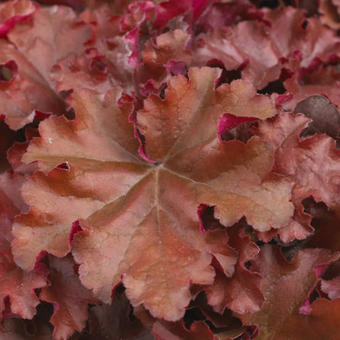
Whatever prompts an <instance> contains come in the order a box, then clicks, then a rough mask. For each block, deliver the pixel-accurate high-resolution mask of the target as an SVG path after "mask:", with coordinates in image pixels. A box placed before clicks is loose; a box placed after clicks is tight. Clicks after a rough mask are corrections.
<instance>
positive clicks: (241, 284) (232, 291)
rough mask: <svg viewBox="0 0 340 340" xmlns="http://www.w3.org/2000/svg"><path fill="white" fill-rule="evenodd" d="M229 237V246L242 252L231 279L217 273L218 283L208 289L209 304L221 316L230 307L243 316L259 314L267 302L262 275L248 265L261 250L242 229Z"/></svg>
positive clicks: (234, 228) (231, 230) (230, 230)
mask: <svg viewBox="0 0 340 340" xmlns="http://www.w3.org/2000/svg"><path fill="white" fill-rule="evenodd" d="M229 234H230V241H229V243H230V245H231V247H233V248H234V249H235V251H237V252H238V262H237V265H236V267H235V273H234V274H233V275H232V276H231V277H230V278H228V277H226V276H225V275H224V274H223V273H221V272H217V274H216V277H215V282H214V284H212V285H211V286H210V287H208V288H207V289H206V293H207V299H208V303H209V305H211V306H212V307H213V308H214V311H215V312H218V313H223V312H224V311H225V310H226V308H229V309H231V310H232V311H233V312H236V313H240V314H244V313H248V312H255V311H258V310H259V309H260V307H261V305H262V303H263V294H262V292H261V290H260V287H259V283H260V275H259V274H258V273H255V272H253V271H251V270H248V269H247V268H246V266H245V263H246V262H248V261H251V260H253V259H254V258H256V256H257V255H258V253H259V251H260V249H259V248H258V247H257V246H256V244H255V243H254V242H252V241H251V240H250V237H249V236H248V235H246V234H245V230H244V228H242V227H241V226H237V225H236V226H234V227H232V228H230V229H229Z"/></svg>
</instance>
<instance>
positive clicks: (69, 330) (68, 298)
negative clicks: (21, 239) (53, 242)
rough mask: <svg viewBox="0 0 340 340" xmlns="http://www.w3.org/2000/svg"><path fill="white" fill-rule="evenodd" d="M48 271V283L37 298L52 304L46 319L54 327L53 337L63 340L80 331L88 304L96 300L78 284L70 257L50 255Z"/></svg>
mask: <svg viewBox="0 0 340 340" xmlns="http://www.w3.org/2000/svg"><path fill="white" fill-rule="evenodd" d="M48 271H49V276H48V279H49V285H48V286H47V287H44V288H42V290H41V293H40V296H39V298H40V300H42V301H46V302H49V303H52V304H53V306H54V312H53V315H52V317H51V320H50V322H51V323H52V325H53V326H54V331H53V339H55V340H66V339H68V338H69V337H70V336H71V335H72V334H73V333H74V332H75V331H78V332H81V331H82V330H83V328H84V327H85V325H86V321H87V319H88V304H94V303H96V299H95V298H94V297H93V296H92V294H91V292H90V291H88V290H87V289H86V288H84V287H83V286H82V285H81V283H80V281H79V278H78V276H77V274H76V273H75V271H74V262H73V261H72V259H71V258H70V257H65V258H63V259H58V258H55V257H52V256H50V257H49V259H48Z"/></svg>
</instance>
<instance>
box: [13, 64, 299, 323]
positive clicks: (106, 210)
mask: <svg viewBox="0 0 340 340" xmlns="http://www.w3.org/2000/svg"><path fill="white" fill-rule="evenodd" d="M217 77H218V71H217V70H216V69H210V68H203V69H191V70H190V71H189V81H188V80H187V79H186V78H185V77H182V76H178V77H174V78H172V81H171V83H170V84H169V87H168V90H167V92H166V98H165V100H164V101H162V100H161V99H160V98H159V97H156V96H151V97H150V98H149V99H147V101H146V102H145V103H144V109H143V110H141V111H139V112H138V113H137V126H138V129H139V131H138V133H139V134H142V135H143V137H141V138H143V139H144V138H145V144H144V143H143V144H142V147H143V148H145V152H146V153H143V152H141V154H142V155H143V157H144V158H153V159H156V160H157V161H158V162H159V164H157V163H154V162H151V163H150V162H146V161H144V160H143V159H141V158H139V157H138V153H137V145H136V139H134V135H133V131H132V130H133V127H132V125H131V124H129V123H128V115H129V113H130V111H128V112H124V109H123V108H122V109H120V108H119V107H118V106H117V104H116V101H117V100H118V98H119V95H120V93H119V92H118V91H114V90H113V91H112V92H109V93H107V95H106V96H104V97H103V96H100V95H95V94H94V93H92V92H91V91H88V90H87V91H83V92H78V93H74V94H73V107H74V109H75V111H76V117H77V118H76V119H75V120H74V121H67V120H66V119H65V118H63V117H50V118H49V119H47V120H45V121H43V122H42V123H41V124H40V135H41V138H38V139H34V140H33V141H32V143H31V145H30V146H29V148H28V151H27V153H26V154H25V156H24V160H25V161H26V162H29V161H34V160H38V161H39V166H40V168H41V169H42V170H44V171H50V170H51V169H53V168H54V167H55V166H57V165H59V164H65V163H67V164H68V168H69V169H68V170H65V169H62V168H60V167H58V168H56V169H54V170H52V171H51V172H50V173H49V174H47V175H46V174H44V173H43V172H38V173H36V174H35V175H34V176H33V177H32V179H31V180H30V181H28V182H27V183H26V184H25V186H24V188H23V196H24V198H25V201H26V202H27V204H29V205H30V211H29V213H28V214H26V215H22V216H21V217H19V218H18V219H17V223H16V225H15V227H14V231H13V233H14V235H15V237H16V239H15V240H14V242H13V252H14V254H15V258H16V261H17V263H18V264H19V265H20V266H22V267H23V268H25V269H30V268H32V266H33V264H34V262H35V259H36V257H37V255H38V254H39V253H40V252H41V251H47V252H49V253H51V254H53V255H55V256H59V257H61V256H64V255H65V254H67V252H68V251H69V233H70V229H71V225H72V223H73V222H74V221H76V220H79V226H80V228H81V229H82V232H79V233H77V234H75V235H74V238H73V242H72V248H73V255H74V257H75V260H76V262H78V263H79V264H80V269H79V274H80V278H81V281H82V283H83V284H84V285H85V286H86V287H87V288H90V289H93V291H94V293H95V295H96V296H97V297H99V298H100V299H101V300H102V301H103V302H106V303H108V302H109V301H110V298H111V291H112V288H113V287H114V286H116V285H117V284H118V283H119V282H120V281H121V280H122V281H123V284H124V286H125V287H126V294H127V296H128V298H129V300H130V301H131V303H132V305H133V306H138V305H140V304H144V306H145V307H146V308H147V309H149V310H150V312H151V314H152V315H153V316H157V317H161V318H166V319H167V320H178V319H180V318H181V317H182V316H183V314H184V308H185V307H186V306H187V305H188V303H189V301H190V298H191V294H190V292H189V287H190V284H210V283H212V281H213V278H214V271H213V268H212V267H211V266H210V262H211V259H212V256H215V257H216V258H217V259H220V261H221V265H222V266H226V271H227V272H228V271H230V268H229V267H228V266H229V264H230V258H228V256H229V255H228V254H226V253H225V250H223V251H221V250H220V249H227V248H225V246H224V247H222V245H225V244H226V241H227V240H226V238H225V236H224V237H220V238H217V237H216V238H214V237H211V234H210V233H206V234H203V233H202V232H201V231H200V229H199V220H198V216H197V208H198V207H199V205H200V204H206V205H209V206H216V209H215V212H216V216H217V217H218V218H219V219H220V221H221V222H222V223H223V224H224V225H225V226H229V225H232V224H234V223H236V222H237V221H238V220H239V219H240V218H241V217H243V216H246V218H247V220H248V223H250V224H252V225H253V226H254V228H256V229H259V230H267V229H270V228H271V227H273V228H280V227H282V226H284V225H286V224H287V223H289V221H290V219H291V217H292V215H293V212H294V209H293V206H292V204H291V202H290V190H291V183H290V182H287V181H286V180H285V179H283V178H281V177H280V178H279V177H276V176H275V175H274V174H270V171H271V168H272V164H273V163H272V162H273V159H272V153H271V150H270V148H268V146H267V144H265V143H263V142H262V141H261V140H259V139H258V138H253V139H251V140H250V141H249V142H248V143H247V144H243V143H241V142H239V141H230V142H221V141H219V139H218V137H217V123H218V118H219V116H220V115H221V114H222V113H223V112H224V111H228V112H232V113H233V114H234V115H237V116H245V115H246V116H249V114H250V113H251V114H252V115H254V116H255V117H258V118H265V117H268V116H270V115H273V114H274V113H275V111H274V109H273V107H272V104H271V102H270V100H269V98H268V97H265V96H260V95H257V94H256V93H255V91H254V89H253V88H252V87H251V86H250V85H249V84H248V83H246V82H242V81H239V82H235V83H233V84H231V85H225V86H222V87H219V88H218V89H217V90H215V89H214V84H215V81H216V78H217ZM184 93H185V97H183V96H182V95H180V94H184ZM176 108H177V109H176ZM98 150H100V153H98ZM210 164H215V165H214V166H209V165H210ZM267 176H268V178H266V177H267ZM273 202H275V204H273ZM78 229H79V228H78ZM222 235H223V234H222ZM89 249H91V250H90V251H89ZM231 256H233V255H231ZM231 262H232V261H231ZM173 273H176V276H174V275H173ZM99 277H100V280H98V278H99Z"/></svg>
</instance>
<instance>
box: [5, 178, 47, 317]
mask: <svg viewBox="0 0 340 340" xmlns="http://www.w3.org/2000/svg"><path fill="white" fill-rule="evenodd" d="M23 179H24V178H23V177H22V176H21V175H17V174H10V173H3V174H1V175H0V230H1V233H0V278H1V279H0V313H1V319H2V318H3V316H4V314H5V310H6V300H7V299H8V300H9V306H10V311H11V312H12V313H13V314H17V315H19V316H20V317H22V318H25V319H32V318H33V316H34V314H35V312H36V309H35V308H36V306H37V305H38V304H39V299H38V297H37V296H36V294H35V292H34V289H37V288H41V287H44V286H45V285H46V280H45V278H44V276H43V275H39V274H36V273H34V272H25V271H23V270H22V269H21V268H19V267H18V266H17V265H16V264H15V262H14V261H13V257H12V253H11V244H10V242H11V240H12V235H11V228H12V223H13V220H14V217H15V215H17V214H18V213H20V211H23V210H24V208H25V204H24V202H22V199H21V197H20V191H19V190H20V188H21V186H22V183H23Z"/></svg>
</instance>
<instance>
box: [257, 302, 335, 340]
mask: <svg viewBox="0 0 340 340" xmlns="http://www.w3.org/2000/svg"><path fill="white" fill-rule="evenodd" d="M339 312H340V299H336V300H333V301H329V300H326V299H318V300H317V301H315V302H313V303H312V305H311V312H310V314H308V315H301V314H300V315H298V316H297V317H296V318H294V319H291V318H289V319H288V320H287V323H286V324H285V327H283V328H282V331H281V333H280V334H278V335H276V337H275V340H276V339H278V340H281V339H282V340H283V339H284V340H286V339H289V337H291V338H292V337H293V338H294V340H295V339H297V340H304V339H311V340H319V339H330V340H337V339H338V334H339V333H338V329H339V320H340V316H339ZM259 339H261V338H259Z"/></svg>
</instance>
